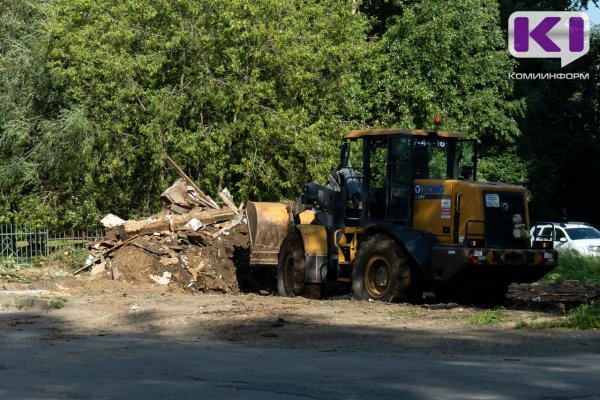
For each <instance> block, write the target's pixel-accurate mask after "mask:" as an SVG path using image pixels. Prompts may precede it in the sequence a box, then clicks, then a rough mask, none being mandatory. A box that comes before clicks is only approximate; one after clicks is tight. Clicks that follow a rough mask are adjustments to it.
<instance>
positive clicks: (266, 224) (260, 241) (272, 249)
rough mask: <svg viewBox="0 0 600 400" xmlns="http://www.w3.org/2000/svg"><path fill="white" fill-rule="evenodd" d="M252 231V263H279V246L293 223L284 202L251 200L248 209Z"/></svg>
mask: <svg viewBox="0 0 600 400" xmlns="http://www.w3.org/2000/svg"><path fill="white" fill-rule="evenodd" d="M246 215H247V217H248V231H249V233H250V265H277V259H278V256H279V248H280V247H281V243H282V242H283V239H284V238H285V236H286V235H287V233H288V229H289V227H290V226H291V225H292V224H293V218H292V214H291V212H290V211H288V208H287V207H286V205H285V204H283V203H263V202H256V203H255V202H252V201H249V202H248V205H247V209H246Z"/></svg>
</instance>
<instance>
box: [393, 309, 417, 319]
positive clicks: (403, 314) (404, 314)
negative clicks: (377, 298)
mask: <svg viewBox="0 0 600 400" xmlns="http://www.w3.org/2000/svg"><path fill="white" fill-rule="evenodd" d="M418 316H419V313H418V312H416V311H412V310H409V311H390V312H389V313H388V317H389V318H391V319H400V318H414V317H418Z"/></svg>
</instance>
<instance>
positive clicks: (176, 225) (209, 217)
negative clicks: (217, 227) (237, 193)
mask: <svg viewBox="0 0 600 400" xmlns="http://www.w3.org/2000/svg"><path fill="white" fill-rule="evenodd" d="M235 215H236V214H235V213H234V212H233V211H229V210H227V209H218V210H209V211H201V212H196V213H194V212H190V213H187V214H186V215H174V216H172V217H171V219H170V223H171V230H172V231H176V230H178V229H181V228H183V226H184V225H185V224H187V223H188V222H189V221H190V220H191V219H192V218H196V219H197V220H198V221H200V222H202V223H203V224H204V225H212V224H216V223H218V222H223V221H229V220H231V219H232V218H234V217H235Z"/></svg>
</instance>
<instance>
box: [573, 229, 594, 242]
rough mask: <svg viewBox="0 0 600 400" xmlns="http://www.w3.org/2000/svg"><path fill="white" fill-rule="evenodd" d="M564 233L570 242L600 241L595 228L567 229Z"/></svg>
mask: <svg viewBox="0 0 600 400" xmlns="http://www.w3.org/2000/svg"><path fill="white" fill-rule="evenodd" d="M566 231H567V233H568V234H569V237H570V238H571V239H572V240H581V239H600V231H599V230H598V229H596V228H569V229H567V230H566Z"/></svg>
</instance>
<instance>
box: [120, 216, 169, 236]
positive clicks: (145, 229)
mask: <svg viewBox="0 0 600 400" xmlns="http://www.w3.org/2000/svg"><path fill="white" fill-rule="evenodd" d="M124 227H125V231H126V232H127V233H128V234H129V235H133V234H136V233H137V234H142V235H143V234H147V233H154V232H162V231H166V230H169V220H168V219H156V220H154V219H150V220H147V219H145V220H141V221H127V222H125V224H124Z"/></svg>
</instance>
